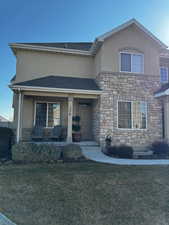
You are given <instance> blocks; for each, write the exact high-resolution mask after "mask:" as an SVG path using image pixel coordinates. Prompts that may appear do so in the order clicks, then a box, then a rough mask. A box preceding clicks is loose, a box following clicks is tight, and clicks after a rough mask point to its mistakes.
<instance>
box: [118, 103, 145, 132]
mask: <svg viewBox="0 0 169 225" xmlns="http://www.w3.org/2000/svg"><path fill="white" fill-rule="evenodd" d="M119 102H129V103H131V128H120V127H119V107H118V105H119ZM134 102H140V103H146V105H147V110H146V128H133V103H134ZM147 127H148V103H147V102H146V101H139V100H135V101H127V100H118V101H117V129H118V130H142V131H146V130H147Z"/></svg>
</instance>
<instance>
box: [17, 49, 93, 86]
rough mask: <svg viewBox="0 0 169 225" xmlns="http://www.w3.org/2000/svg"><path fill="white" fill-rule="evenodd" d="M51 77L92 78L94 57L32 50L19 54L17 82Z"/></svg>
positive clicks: (20, 51)
mask: <svg viewBox="0 0 169 225" xmlns="http://www.w3.org/2000/svg"><path fill="white" fill-rule="evenodd" d="M49 75H60V76H71V77H83V78H92V77H93V57H90V56H80V55H79V56H77V55H70V54H67V55H66V54H60V53H48V52H38V51H30V50H19V51H18V52H17V65H16V80H15V82H22V81H26V80H31V79H36V78H41V77H44V76H49Z"/></svg>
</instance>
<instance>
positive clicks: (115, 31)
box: [97, 19, 167, 48]
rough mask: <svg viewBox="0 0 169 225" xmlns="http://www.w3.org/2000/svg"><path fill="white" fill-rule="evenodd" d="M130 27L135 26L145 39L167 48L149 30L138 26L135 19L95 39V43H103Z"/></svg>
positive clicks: (140, 25)
mask: <svg viewBox="0 0 169 225" xmlns="http://www.w3.org/2000/svg"><path fill="white" fill-rule="evenodd" d="M130 26H135V27H136V28H137V29H138V30H140V31H141V32H142V33H144V35H145V36H147V38H149V39H150V40H152V41H153V42H155V43H156V44H157V45H158V46H159V47H161V48H167V45H165V44H164V43H163V42H161V41H160V40H159V39H158V38H157V37H156V36H155V35H154V34H152V33H151V32H150V31H149V30H147V29H146V28H145V27H144V26H143V25H142V24H140V23H139V22H138V21H137V20H135V19H131V20H129V21H127V22H126V23H124V24H122V25H120V26H118V27H116V28H114V29H113V30H111V31H109V32H106V33H105V34H103V35H101V36H99V37H98V38H97V41H104V40H105V39H107V38H109V37H111V36H112V35H114V34H117V33H118V32H120V31H123V30H124V29H128V28H129V27H130Z"/></svg>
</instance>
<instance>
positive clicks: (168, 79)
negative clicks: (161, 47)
mask: <svg viewBox="0 0 169 225" xmlns="http://www.w3.org/2000/svg"><path fill="white" fill-rule="evenodd" d="M161 68H165V69H167V81H166V82H162V80H161ZM168 81H169V77H168V67H167V66H160V83H161V84H166V83H168Z"/></svg>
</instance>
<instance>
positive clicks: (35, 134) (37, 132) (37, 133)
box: [32, 126, 43, 141]
mask: <svg viewBox="0 0 169 225" xmlns="http://www.w3.org/2000/svg"><path fill="white" fill-rule="evenodd" d="M42 139H43V127H39V126H35V127H34V128H33V130H32V140H34V141H35V140H36V141H41V140H42Z"/></svg>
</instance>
